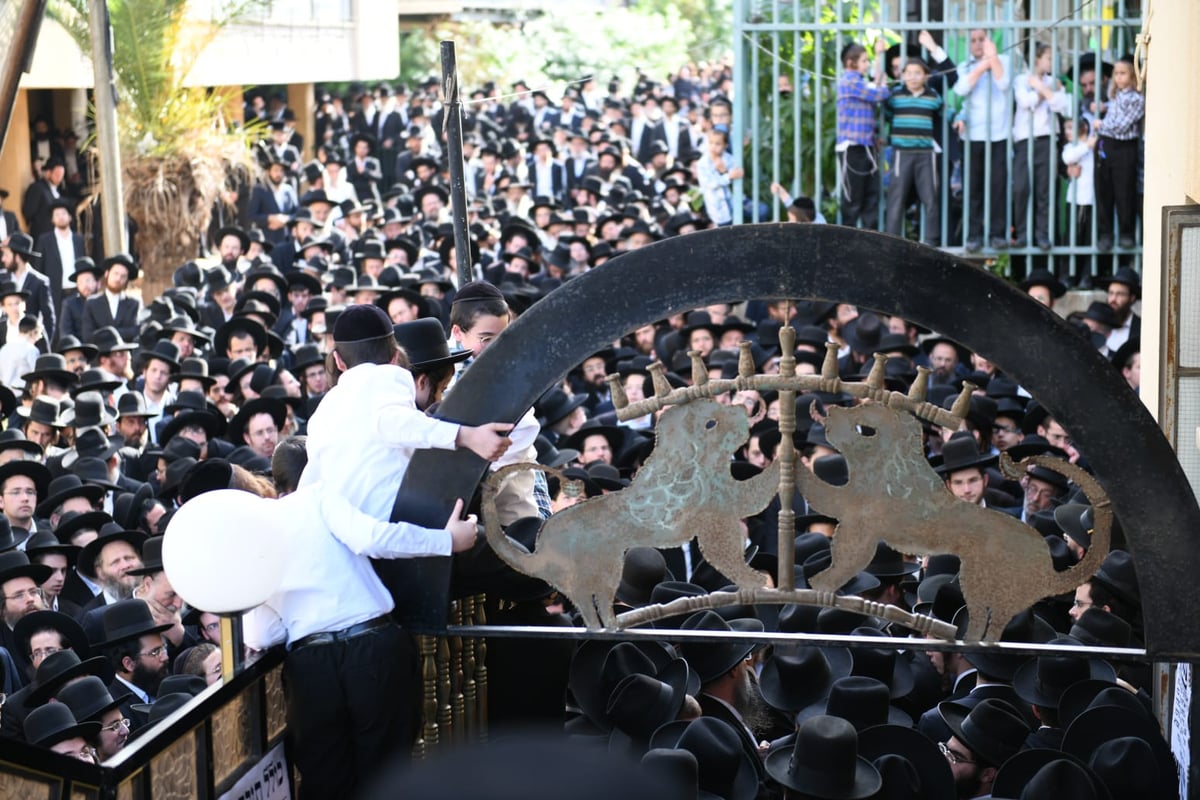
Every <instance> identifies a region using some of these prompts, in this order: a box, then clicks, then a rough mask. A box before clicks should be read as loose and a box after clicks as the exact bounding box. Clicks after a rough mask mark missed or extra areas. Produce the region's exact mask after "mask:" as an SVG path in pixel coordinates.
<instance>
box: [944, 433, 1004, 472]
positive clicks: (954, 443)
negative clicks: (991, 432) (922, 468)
mask: <svg viewBox="0 0 1200 800" xmlns="http://www.w3.org/2000/svg"><path fill="white" fill-rule="evenodd" d="M998 459H999V456H994V455H990V454H983V453H980V452H979V444H978V443H977V442H976V441H975V437H974V436H971V435H970V434H967V435H966V436H951V437H950V438H949V439H948V440H946V442H945V443H943V444H942V456H941V460H940V461H937V462H936V463H934V465H933V470H934V472H936V473H937V474H938V475H941V476H942V477H944V478H945V477H949V476H950V475H951V474H953V473H955V472H958V471H959V470H964V469H980V470H983V469H987V468H988V467H990V466H993V465H994V464H995V463H996V461H997V460H998Z"/></svg>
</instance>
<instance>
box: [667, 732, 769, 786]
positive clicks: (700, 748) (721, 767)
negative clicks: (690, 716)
mask: <svg viewBox="0 0 1200 800" xmlns="http://www.w3.org/2000/svg"><path fill="white" fill-rule="evenodd" d="M650 747H651V748H652V749H658V748H670V749H677V750H687V751H688V752H690V753H691V754H692V755H694V756H695V757H696V761H697V763H699V764H700V789H701V790H702V791H706V792H711V793H712V794H715V795H717V796H718V797H721V798H724V800H752V798H754V797H755V796H756V795H757V794H758V785H759V781H758V768H757V767H756V766H755V764H754V762H753V761H751V759H752V758H753V757H754V756H752V755H751V754H750V753H748V752H746V749H745V748H744V747H742V741H741V739H740V738H738V733H737V731H735V730H734V729H733V728H731V727H730V726H729V725H728V723H726V722H724V721H722V720H719V719H717V718H716V717H699V718H698V719H694V720H691V721H690V722H689V721H684V720H680V721H677V722H671V723H668V724H666V725H663V726H662V727H661V728H659V729H658V730H657V731H655V732H654V735H653V736H652V737H650Z"/></svg>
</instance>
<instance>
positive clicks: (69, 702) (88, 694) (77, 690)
mask: <svg viewBox="0 0 1200 800" xmlns="http://www.w3.org/2000/svg"><path fill="white" fill-rule="evenodd" d="M132 697H133V695H132V694H131V693H130V692H125V693H123V694H120V695H118V696H116V697H113V696H112V695H111V694H109V692H108V686H106V685H105V683H104V681H102V680H100V679H99V678H97V677H96V676H95V675H88V676H86V677H84V678H82V679H80V680H77V681H75V682H74V683H72V684H70V685H69V686H64V687H63V689H62V691H60V692H59V693H58V695H57V696H56V697H55V698H54V699H55V700H57V701H58V702H60V703H62V704H63V705H65V706H66V707H67V708H69V709H71V714H72V715H74V717H75V719H77V720H79V721H80V722H96V723H99V722H100V717H102V716H103V715H104V714H105V713H106V712H108V711H111V710H112V709H114V708H116V707H117V706H119V705H121V704H122V703H124V702H125V701H126V700H129V699H130V698H132Z"/></svg>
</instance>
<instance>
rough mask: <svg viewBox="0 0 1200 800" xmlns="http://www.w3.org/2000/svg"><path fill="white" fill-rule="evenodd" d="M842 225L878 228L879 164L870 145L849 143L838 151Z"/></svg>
mask: <svg viewBox="0 0 1200 800" xmlns="http://www.w3.org/2000/svg"><path fill="white" fill-rule="evenodd" d="M841 156H842V158H841V162H842V224H843V225H849V226H850V227H852V228H855V227H858V221H859V218H860V217H861V218H862V227H864V228H867V229H869V230H873V231H874V230H878V229H879V165H878V162H877V160H876V157H875V151H874V149H873V148H870V147H865V146H863V145H861V144H852V145H850V147H848V148H847V149H846V151H845V152H844V153H842V154H841Z"/></svg>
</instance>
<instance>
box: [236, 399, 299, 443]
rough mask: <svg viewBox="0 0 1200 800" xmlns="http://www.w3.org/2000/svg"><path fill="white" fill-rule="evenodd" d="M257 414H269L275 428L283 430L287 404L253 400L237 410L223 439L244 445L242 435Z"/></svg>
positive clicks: (267, 400) (269, 400)
mask: <svg viewBox="0 0 1200 800" xmlns="http://www.w3.org/2000/svg"><path fill="white" fill-rule="evenodd" d="M257 414H270V415H271V419H272V420H274V422H275V427H276V428H279V429H280V430H283V424H284V422H286V421H287V404H286V403H284V402H283V401H281V400H274V399H272V398H270V397H256V398H254V399H253V400H251V401H250V402H248V403H246V404H245V405H244V406H242V407H241V408H239V409H238V413H236V414H234V415H233V419H231V420H229V430H227V431H226V433H225V438H226V439H228V440H229V441H231V442H233V443H234V444H235V445H241V444H244V442H243V441H242V434H243V433H245V430H246V426H247V425H248V424H250V420H251V419H252V418H253V417H254V416H255V415H257Z"/></svg>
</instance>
